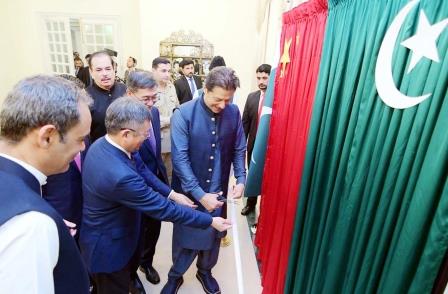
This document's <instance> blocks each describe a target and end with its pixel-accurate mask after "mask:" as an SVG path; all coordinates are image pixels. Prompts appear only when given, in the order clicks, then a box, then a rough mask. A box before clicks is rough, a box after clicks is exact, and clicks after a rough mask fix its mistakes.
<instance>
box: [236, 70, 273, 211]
mask: <svg viewBox="0 0 448 294" xmlns="http://www.w3.org/2000/svg"><path fill="white" fill-rule="evenodd" d="M255 74H256V76H257V85H258V89H259V90H258V91H255V92H252V93H250V94H249V95H248V96H247V100H246V105H244V112H243V119H242V120H243V128H244V134H245V135H246V139H247V166H250V161H251V159H252V151H253V150H254V143H255V137H256V135H257V129H258V119H259V118H260V114H261V109H262V108H263V100H264V95H265V93H266V89H267V87H268V81H269V75H270V74H271V66H270V65H269V64H262V65H260V66H259V67H258V68H257V70H256V71H255ZM257 199H258V196H257V195H256V196H253V197H248V198H247V203H246V206H244V208H243V209H242V210H241V214H242V215H248V214H249V213H252V212H254V211H255V206H256V205H257Z"/></svg>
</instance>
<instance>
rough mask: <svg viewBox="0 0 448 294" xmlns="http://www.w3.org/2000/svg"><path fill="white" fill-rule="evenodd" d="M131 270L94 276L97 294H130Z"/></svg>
mask: <svg viewBox="0 0 448 294" xmlns="http://www.w3.org/2000/svg"><path fill="white" fill-rule="evenodd" d="M130 274H131V272H130V271H129V268H127V269H126V268H125V269H122V270H120V271H117V272H113V273H97V274H92V280H93V282H94V287H95V293H96V294H109V293H110V294H128V293H129V282H130V281H131V275H130Z"/></svg>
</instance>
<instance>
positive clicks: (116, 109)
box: [105, 96, 151, 135]
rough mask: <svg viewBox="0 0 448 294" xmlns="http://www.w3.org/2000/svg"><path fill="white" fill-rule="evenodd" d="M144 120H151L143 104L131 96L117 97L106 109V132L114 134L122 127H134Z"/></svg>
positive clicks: (149, 113)
mask: <svg viewBox="0 0 448 294" xmlns="http://www.w3.org/2000/svg"><path fill="white" fill-rule="evenodd" d="M145 121H151V112H150V111H149V109H148V108H147V107H146V105H145V104H143V103H142V102H140V101H138V100H136V99H135V98H132V97H126V96H125V97H121V98H118V99H116V100H115V101H114V102H112V103H111V104H110V105H109V107H108V108H107V110H106V118H105V125H106V130H107V133H108V134H112V135H113V134H116V133H118V132H119V131H121V130H122V129H123V128H131V129H134V128H136V127H138V126H139V125H141V124H143V123H144V122H145Z"/></svg>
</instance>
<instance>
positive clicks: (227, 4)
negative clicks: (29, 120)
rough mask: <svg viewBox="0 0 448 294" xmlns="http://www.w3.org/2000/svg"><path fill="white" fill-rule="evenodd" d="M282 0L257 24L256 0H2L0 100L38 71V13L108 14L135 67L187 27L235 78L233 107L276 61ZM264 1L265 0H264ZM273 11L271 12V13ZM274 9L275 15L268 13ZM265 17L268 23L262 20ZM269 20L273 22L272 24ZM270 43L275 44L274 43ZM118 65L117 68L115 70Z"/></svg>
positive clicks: (41, 64)
mask: <svg viewBox="0 0 448 294" xmlns="http://www.w3.org/2000/svg"><path fill="white" fill-rule="evenodd" d="M284 1H285V0H273V1H272V2H273V3H275V4H271V6H272V5H275V7H276V8H275V9H273V8H272V7H271V12H266V13H265V15H266V16H267V15H269V18H267V17H265V21H264V24H263V27H257V21H258V26H260V25H259V20H260V15H261V14H262V13H264V12H263V11H261V10H262V9H260V7H262V6H261V5H262V4H260V3H262V2H263V1H260V0H245V1H240V0H227V1H218V0H189V1H185V0H163V1H162V0H131V1H118V0H95V1H91V0H77V1H73V0H40V1H33V0H3V1H0V19H1V20H2V25H1V26H0V33H1V36H2V40H3V43H2V46H0V56H1V58H2V59H1V60H2V66H0V103H1V101H2V100H3V99H4V97H5V96H6V93H7V92H8V91H9V90H10V89H11V88H12V86H13V85H14V84H15V83H17V81H19V80H20V79H22V78H24V77H26V76H29V75H32V74H37V73H44V72H45V70H46V66H45V58H44V57H45V55H44V54H45V51H44V48H45V46H46V44H44V41H43V40H42V28H41V25H40V17H41V15H42V14H56V15H57V14H63V15H65V16H73V17H79V16H81V17H82V16H89V15H90V16H100V17H101V16H108V17H109V16H111V17H118V18H119V33H120V35H121V41H122V42H121V44H120V45H119V48H118V50H119V61H120V63H121V64H122V66H123V65H124V62H125V60H126V59H127V57H128V56H130V55H131V56H134V57H136V58H137V60H138V67H139V68H145V69H149V68H150V67H151V61H152V59H154V58H155V57H156V56H158V55H159V42H160V41H161V40H163V39H165V38H167V37H169V36H170V34H171V33H172V32H176V31H178V30H185V31H188V30H193V31H195V32H196V33H200V34H202V36H203V37H204V38H206V39H207V40H208V41H210V42H211V43H212V44H213V45H214V49H215V50H214V53H215V55H222V56H223V57H224V58H225V60H226V63H227V65H228V66H230V67H232V68H234V69H235V70H236V72H237V74H238V76H239V77H240V80H241V89H240V90H239V91H238V96H239V103H238V104H239V106H240V108H242V107H243V106H244V103H245V100H246V97H247V94H248V93H249V92H251V91H254V90H256V84H255V69H256V67H257V66H258V65H259V64H261V63H271V64H272V65H274V64H273V60H276V58H275V57H273V55H274V54H275V50H274V49H273V48H277V47H278V44H276V43H278V39H277V37H276V36H279V34H280V27H279V25H278V23H279V17H280V16H279V13H281V9H279V7H280V6H281V7H283V6H284ZM264 2H266V0H264ZM273 11H274V12H273ZM272 14H275V16H272ZM267 22H268V23H267ZM273 23H274V24H273ZM274 43H275V44H274ZM122 70H123V67H121V68H120V72H121V71H122Z"/></svg>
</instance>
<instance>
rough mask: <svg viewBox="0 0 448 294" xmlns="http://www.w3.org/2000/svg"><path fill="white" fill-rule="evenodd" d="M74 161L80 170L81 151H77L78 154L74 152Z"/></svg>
mask: <svg viewBox="0 0 448 294" xmlns="http://www.w3.org/2000/svg"><path fill="white" fill-rule="evenodd" d="M75 163H76V166H77V167H78V169H79V171H81V153H80V152H78V154H76V156H75Z"/></svg>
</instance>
